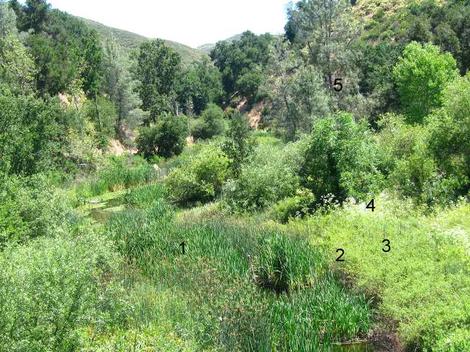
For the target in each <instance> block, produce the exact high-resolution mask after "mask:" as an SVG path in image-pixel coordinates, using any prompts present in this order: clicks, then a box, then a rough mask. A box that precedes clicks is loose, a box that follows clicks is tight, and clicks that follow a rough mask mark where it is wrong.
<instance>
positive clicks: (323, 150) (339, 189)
mask: <svg viewBox="0 0 470 352" xmlns="http://www.w3.org/2000/svg"><path fill="white" fill-rule="evenodd" d="M377 154H378V151H377V147H376V144H375V143H374V140H373V139H372V136H371V134H370V132H369V130H368V128H367V125H366V124H365V123H358V122H356V121H355V120H354V118H353V116H352V115H350V114H346V113H342V114H338V115H335V116H333V117H328V118H325V119H322V120H319V121H317V122H316V123H315V125H314V127H313V131H312V133H311V135H310V137H309V144H308V147H307V149H306V152H305V154H304V160H303V163H302V168H301V177H302V184H303V186H305V187H306V188H308V189H310V190H311V191H312V192H313V194H314V195H315V197H316V198H317V200H318V201H320V202H321V201H323V200H324V199H326V198H329V197H331V196H333V197H334V200H335V201H338V202H340V203H342V202H344V201H345V200H346V199H347V198H348V197H353V198H355V199H358V200H365V199H366V198H369V197H371V196H372V195H373V194H374V193H376V192H377V191H378V190H379V189H380V187H381V182H382V175H381V174H380V173H379V171H378V169H377V165H378V156H377Z"/></svg>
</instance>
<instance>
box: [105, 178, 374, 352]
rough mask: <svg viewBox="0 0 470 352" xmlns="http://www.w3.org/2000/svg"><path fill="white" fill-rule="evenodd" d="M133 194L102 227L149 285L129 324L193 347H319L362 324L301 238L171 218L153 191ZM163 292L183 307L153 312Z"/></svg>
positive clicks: (358, 309) (359, 309) (359, 299)
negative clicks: (161, 329)
mask: <svg viewBox="0 0 470 352" xmlns="http://www.w3.org/2000/svg"><path fill="white" fill-rule="evenodd" d="M135 192H136V193H135V194H134V195H132V192H131V193H130V194H129V195H128V199H141V200H142V199H143V201H133V202H129V204H132V207H130V208H128V210H127V211H126V212H123V213H119V214H115V215H114V216H113V217H112V218H111V219H110V221H109V223H108V224H107V228H106V234H107V236H108V237H109V238H111V239H112V240H114V242H115V243H116V244H117V248H118V249H119V250H120V251H121V253H122V254H124V255H125V256H126V257H127V258H128V260H129V262H130V263H132V264H133V265H136V266H137V267H138V268H139V269H140V270H141V272H142V273H143V274H144V275H145V277H146V278H147V280H148V281H149V282H150V283H151V285H152V286H153V293H152V289H150V290H149V291H148V296H146V298H145V302H147V303H145V304H144V303H142V297H140V298H137V301H136V302H135V306H137V307H142V306H143V307H145V309H139V314H138V318H136V325H137V326H139V325H145V326H158V324H160V323H161V321H165V322H166V324H170V325H171V326H172V329H174V331H175V332H177V336H178V339H183V340H184V339H187V340H188V341H189V340H190V341H193V342H194V343H196V345H197V346H198V347H197V348H198V350H211V349H215V350H227V351H236V350H239V351H273V350H275V351H292V350H296V351H318V350H328V348H329V346H330V345H331V343H332V342H336V341H344V340H349V339H354V338H355V337H358V336H360V335H364V334H366V333H367V331H368V330H369V328H370V325H371V312H370V308H369V306H368V303H367V302H366V300H365V298H364V297H363V296H361V295H355V294H352V293H351V292H348V291H347V290H346V289H344V288H343V287H342V286H341V285H340V284H339V282H338V280H337V279H336V278H335V277H334V276H333V275H332V274H331V273H328V271H327V267H326V265H325V260H324V256H323V255H322V253H321V252H320V251H319V250H318V249H316V248H314V247H311V246H310V245H309V243H308V242H307V241H306V239H305V238H304V237H290V236H288V235H287V234H280V233H279V231H268V230H263V229H261V228H253V227H249V226H244V225H240V224H238V225H234V224H228V223H226V222H224V221H222V220H217V219H216V220H213V221H208V222H205V223H193V224H188V223H177V222H176V221H175V220H174V214H173V212H174V211H173V210H172V208H171V207H169V206H168V205H167V204H166V202H165V201H164V200H163V199H155V198H153V196H151V195H154V194H158V193H159V191H158V190H157V189H156V188H153V187H141V188H139V189H138V190H136V191H135ZM146 192H148V193H149V194H148V195H145V194H144V193H146ZM152 198H153V199H154V200H153V202H150V201H149V199H152ZM183 241H184V242H185V244H186V248H185V254H183V253H182V248H181V247H180V244H181V242H183ZM279 287H281V288H282V289H278V288H279ZM284 288H285V289H284ZM168 292H171V294H172V295H173V299H172V298H171V297H170V298H169V297H168V296H166V298H167V299H169V301H168V305H169V306H175V307H176V306H178V307H180V308H181V306H184V310H181V309H178V310H177V311H171V310H170V311H165V312H162V314H160V315H159V316H155V315H154V313H152V312H154V309H153V308H152V307H153V305H157V304H158V297H160V296H161V295H164V294H165V293H168ZM152 296H153V297H154V299H149V297H152ZM149 302H150V305H148V303H149ZM152 302H153V303H152ZM178 302H179V303H178ZM159 311H160V312H161V311H162V310H161V309H160V310H159Z"/></svg>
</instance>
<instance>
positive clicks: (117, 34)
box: [80, 17, 205, 64]
mask: <svg viewBox="0 0 470 352" xmlns="http://www.w3.org/2000/svg"><path fill="white" fill-rule="evenodd" d="M80 19H81V20H82V21H83V22H85V23H86V24H87V25H88V26H89V27H91V28H93V29H95V30H96V31H97V32H98V33H99V34H100V35H101V37H102V39H103V40H104V41H106V40H108V39H111V38H114V39H115V40H116V41H117V43H118V44H119V45H120V46H122V47H123V48H125V49H126V50H127V51H129V52H130V51H132V50H134V49H137V48H138V47H139V45H140V44H141V43H143V42H144V41H146V40H148V39H149V38H146V37H144V36H142V35H139V34H136V33H132V32H128V31H125V30H122V29H117V28H113V27H108V26H105V25H103V24H101V23H99V22H95V21H92V20H89V19H86V18H81V17H80ZM165 42H166V43H167V45H168V46H169V47H171V48H172V49H174V50H175V51H176V52H177V53H178V54H180V55H181V57H182V58H183V62H184V63H186V64H188V63H191V62H193V61H196V60H199V59H201V58H202V57H203V56H204V55H205V54H204V52H203V51H201V50H198V49H193V48H191V47H189V46H187V45H184V44H181V43H176V42H173V41H170V40H165Z"/></svg>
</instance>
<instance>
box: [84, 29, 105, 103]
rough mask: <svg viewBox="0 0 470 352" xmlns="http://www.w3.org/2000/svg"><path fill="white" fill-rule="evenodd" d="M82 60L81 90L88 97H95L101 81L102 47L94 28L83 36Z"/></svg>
mask: <svg viewBox="0 0 470 352" xmlns="http://www.w3.org/2000/svg"><path fill="white" fill-rule="evenodd" d="M83 54H84V61H85V66H84V68H83V71H82V77H83V90H84V91H85V94H87V96H88V97H89V98H93V99H96V97H97V96H98V94H99V92H100V90H101V84H102V82H103V56H104V54H103V48H102V46H101V42H100V38H99V36H98V32H96V31H95V30H92V31H90V32H89V33H87V35H86V37H85V38H84V53H83Z"/></svg>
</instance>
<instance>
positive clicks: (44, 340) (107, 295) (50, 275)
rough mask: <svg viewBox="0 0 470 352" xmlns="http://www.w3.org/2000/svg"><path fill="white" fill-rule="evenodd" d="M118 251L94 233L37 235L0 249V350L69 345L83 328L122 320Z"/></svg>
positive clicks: (100, 327) (76, 340) (124, 305)
mask: <svg viewBox="0 0 470 352" xmlns="http://www.w3.org/2000/svg"><path fill="white" fill-rule="evenodd" d="M119 263H120V257H119V256H118V255H117V254H116V253H115V251H113V248H112V245H111V243H110V242H109V241H106V240H105V239H104V238H102V237H101V236H98V235H96V234H93V233H91V234H90V233H89V234H86V235H80V236H76V237H73V238H72V237H71V236H70V237H69V236H64V237H62V238H40V239H37V240H33V241H31V242H30V243H28V244H27V245H21V246H10V247H7V248H6V249H5V250H4V251H3V252H2V253H0V282H1V283H2V284H1V285H0V350H2V351H51V350H55V351H73V350H79V349H80V346H81V342H80V340H81V334H82V330H84V329H85V330H88V331H99V332H101V333H103V332H105V331H107V330H108V329H112V328H115V327H118V326H124V325H125V323H126V316H127V310H128V304H127V303H126V302H125V297H126V293H125V291H124V289H123V287H122V286H121V285H120V283H119V281H118V280H116V273H117V270H118V267H119Z"/></svg>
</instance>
